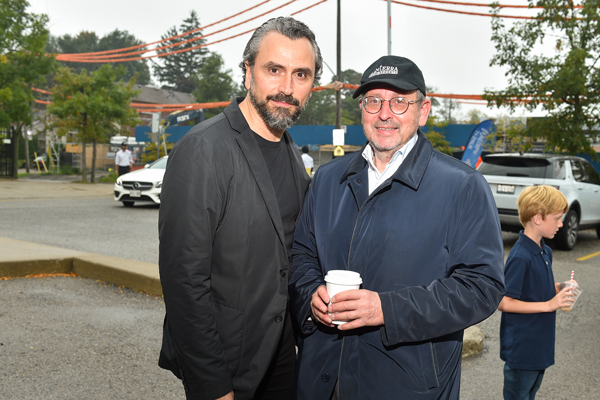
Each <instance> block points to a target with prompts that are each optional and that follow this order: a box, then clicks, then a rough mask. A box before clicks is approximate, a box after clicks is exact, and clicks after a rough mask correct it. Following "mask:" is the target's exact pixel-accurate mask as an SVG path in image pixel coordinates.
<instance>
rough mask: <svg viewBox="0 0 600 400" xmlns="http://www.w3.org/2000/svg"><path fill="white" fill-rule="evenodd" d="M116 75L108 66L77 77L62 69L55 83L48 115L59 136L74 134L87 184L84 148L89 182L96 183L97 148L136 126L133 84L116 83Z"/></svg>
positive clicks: (82, 177) (121, 72) (137, 119)
mask: <svg viewBox="0 0 600 400" xmlns="http://www.w3.org/2000/svg"><path fill="white" fill-rule="evenodd" d="M122 74H123V71H116V70H115V69H114V68H113V67H112V66H111V65H110V64H104V65H102V66H101V67H100V68H99V69H98V70H96V71H93V72H91V73H90V74H88V73H87V71H86V70H83V71H81V73H79V74H76V73H74V72H73V71H72V70H71V69H70V68H67V67H63V68H61V69H60V70H59V71H58V73H57V75H56V76H55V78H54V80H55V82H56V86H55V87H54V88H53V89H52V104H51V105H49V107H48V112H49V113H51V114H52V115H54V117H56V118H55V120H54V122H53V124H52V126H53V127H54V128H57V133H58V134H59V135H66V134H67V133H69V132H71V131H76V132H77V139H78V142H79V143H81V160H82V168H81V179H82V180H83V181H84V182H87V176H86V166H85V160H86V154H85V153H86V151H85V150H86V149H85V148H86V145H87V143H89V142H91V143H92V145H93V146H92V151H93V153H92V172H91V182H92V183H93V182H94V181H95V169H96V168H95V167H96V144H97V143H98V142H100V143H102V142H105V141H106V140H108V137H109V136H110V135H111V134H114V133H116V132H118V133H126V134H127V135H128V132H127V131H126V127H133V126H135V125H136V124H137V123H139V118H138V116H137V112H136V110H134V109H133V108H131V107H130V106H129V103H130V102H131V98H132V97H134V96H135V95H136V94H137V91H135V90H133V84H134V83H135V80H134V79H133V78H132V79H131V80H130V81H129V82H128V83H127V84H124V83H123V82H122V81H119V82H115V80H116V77H117V75H122Z"/></svg>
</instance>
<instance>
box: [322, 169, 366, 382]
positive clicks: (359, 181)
mask: <svg viewBox="0 0 600 400" xmlns="http://www.w3.org/2000/svg"><path fill="white" fill-rule="evenodd" d="M356 182H358V183H361V182H362V181H361V180H360V179H358V180H357V181H356ZM328 380H329V379H328Z"/></svg>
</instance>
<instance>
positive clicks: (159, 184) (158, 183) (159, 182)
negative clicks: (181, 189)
mask: <svg viewBox="0 0 600 400" xmlns="http://www.w3.org/2000/svg"><path fill="white" fill-rule="evenodd" d="M161 187H162V181H158V182H156V188H157V189H160V188H161Z"/></svg>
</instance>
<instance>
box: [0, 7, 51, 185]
mask: <svg viewBox="0 0 600 400" xmlns="http://www.w3.org/2000/svg"><path fill="white" fill-rule="evenodd" d="M27 7H29V3H28V2H27V1H26V0H0V128H4V129H8V128H10V127H11V126H13V127H14V129H13V135H12V138H11V141H12V143H13V168H12V169H13V171H14V175H13V176H14V178H17V177H18V170H17V168H18V154H19V146H18V143H19V141H18V137H19V136H20V135H22V132H23V128H24V127H25V126H27V125H30V124H31V122H32V119H33V113H32V110H31V106H32V104H33V102H34V100H35V99H34V96H33V91H32V90H31V89H32V87H33V86H34V85H37V84H38V83H42V82H43V81H44V76H45V75H46V74H48V73H50V71H52V69H53V68H54V59H53V58H52V57H49V56H48V55H47V54H45V52H44V45H45V42H46V38H47V36H48V29H47V28H46V25H47V23H48V17H47V16H46V15H44V14H41V15H37V14H30V13H28V12H27V11H26V9H27Z"/></svg>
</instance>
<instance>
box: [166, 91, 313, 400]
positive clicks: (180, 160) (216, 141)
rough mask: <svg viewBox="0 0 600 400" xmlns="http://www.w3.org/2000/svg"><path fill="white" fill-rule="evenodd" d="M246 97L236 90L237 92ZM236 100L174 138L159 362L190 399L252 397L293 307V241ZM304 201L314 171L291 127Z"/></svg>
mask: <svg viewBox="0 0 600 400" xmlns="http://www.w3.org/2000/svg"><path fill="white" fill-rule="evenodd" d="M239 100H240V99H238V101H239ZM238 101H234V102H232V103H231V104H230V105H229V106H228V107H227V108H226V109H225V111H224V112H223V113H221V114H219V115H217V116H215V117H214V118H211V119H209V120H207V121H204V122H202V123H200V124H199V125H196V126H195V127H194V128H193V129H192V130H190V132H188V133H187V134H186V135H185V136H184V137H183V138H182V139H181V140H180V141H179V142H177V144H176V145H175V146H174V147H173V150H172V151H171V154H170V155H169V162H168V164H167V170H166V172H165V177H164V184H163V189H162V194H161V205H160V212H159V236H160V256H159V271H160V280H161V284H162V289H163V294H164V297H165V306H166V311H167V315H166V317H165V323H164V329H163V345H162V349H161V353H160V359H159V365H160V366H161V367H163V368H166V369H169V370H171V371H172V372H173V373H174V374H175V375H176V376H177V377H179V378H180V379H182V380H183V385H184V388H185V391H186V398H187V399H188V400H192V399H193V400H205V399H206V400H209V399H210V400H212V399H215V398H218V397H221V396H224V395H225V394H227V393H228V392H229V391H231V390H233V391H234V394H235V398H236V400H237V399H241V400H244V399H246V400H249V399H252V398H253V397H254V392H255V390H256V388H257V387H258V385H259V383H260V382H261V380H262V378H263V377H264V376H265V373H266V371H267V368H268V367H269V365H270V363H271V360H272V359H273V356H274V354H275V351H276V348H277V344H278V342H279V338H280V337H281V333H282V330H283V323H284V321H285V316H286V312H287V307H288V290H287V288H288V278H289V272H288V269H289V266H288V256H287V253H288V252H287V249H286V246H285V238H284V232H283V224H282V221H281V213H280V211H279V205H278V203H277V196H276V194H275V188H274V187H273V184H272V183H271V176H270V174H269V166H268V165H267V164H266V163H265V160H264V158H263V156H262V153H261V150H260V147H259V145H258V142H257V141H256V138H255V137H254V135H255V133H254V132H252V130H251V129H250V127H249V126H248V123H247V122H246V120H245V118H244V116H243V115H242V112H241V111H240V109H239V106H238ZM284 135H285V136H286V137H287V139H288V151H289V154H290V159H291V160H292V168H293V170H294V180H295V182H296V189H297V195H298V201H299V202H300V204H302V201H303V199H304V194H305V193H306V190H307V189H308V185H309V183H310V178H309V177H308V175H307V174H306V171H305V169H304V164H303V163H302V159H301V158H300V153H299V152H298V148H297V147H296V145H295V144H294V142H293V140H292V138H291V137H290V136H289V134H288V133H287V132H285V133H284Z"/></svg>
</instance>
